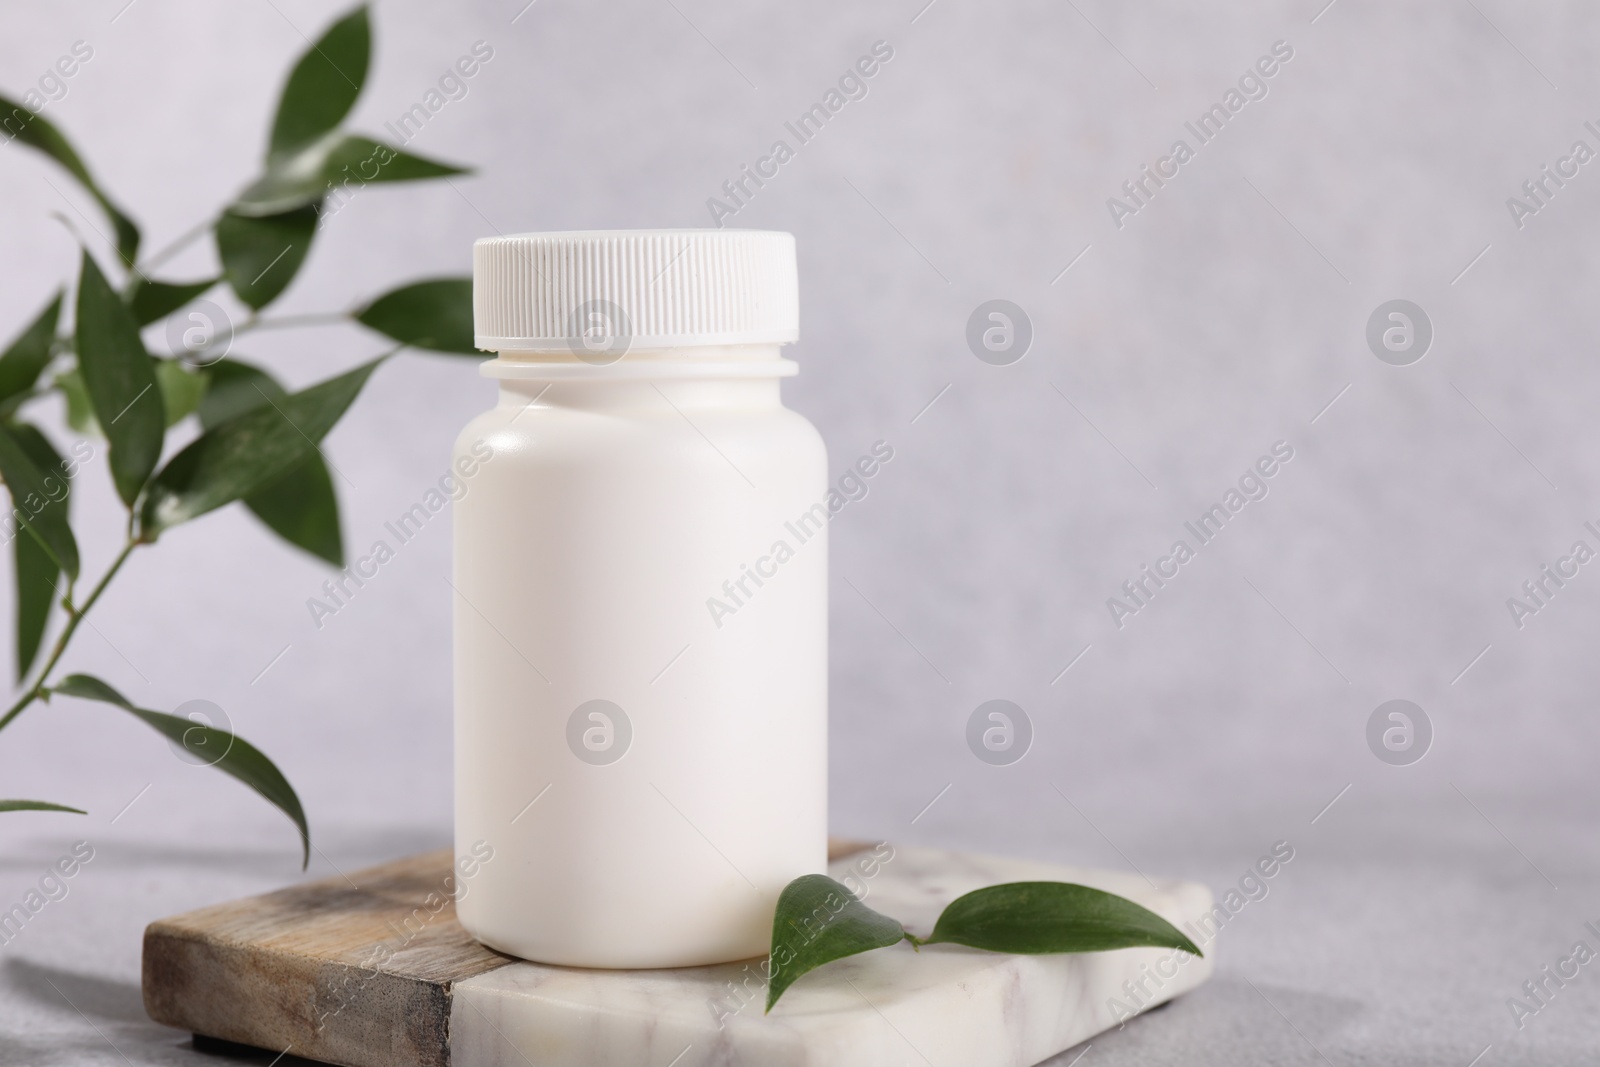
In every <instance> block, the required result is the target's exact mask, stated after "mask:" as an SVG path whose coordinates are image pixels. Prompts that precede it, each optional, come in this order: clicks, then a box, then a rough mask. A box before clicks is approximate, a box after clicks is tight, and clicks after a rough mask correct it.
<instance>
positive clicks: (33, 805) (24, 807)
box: [0, 800, 89, 815]
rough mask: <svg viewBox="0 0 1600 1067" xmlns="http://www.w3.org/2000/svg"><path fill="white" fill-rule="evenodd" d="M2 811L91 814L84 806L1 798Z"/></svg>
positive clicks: (0, 809) (0, 807)
mask: <svg viewBox="0 0 1600 1067" xmlns="http://www.w3.org/2000/svg"><path fill="white" fill-rule="evenodd" d="M0 811H70V812H71V813H72V814H74V815H87V814H89V813H88V812H86V811H84V810H83V809H82V808H69V807H67V806H66V805H65V804H52V803H50V802H49V801H48V800H0Z"/></svg>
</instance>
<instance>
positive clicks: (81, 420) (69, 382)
mask: <svg viewBox="0 0 1600 1067" xmlns="http://www.w3.org/2000/svg"><path fill="white" fill-rule="evenodd" d="M55 384H56V388H57V389H60V390H61V395H62V396H63V397H64V398H65V399H66V401H67V425H68V426H70V427H72V428H73V429H74V430H76V431H77V432H78V433H81V434H84V435H86V436H88V435H93V436H95V437H104V436H105V434H104V433H102V432H101V430H100V424H99V423H98V422H95V421H94V405H93V404H91V403H90V402H89V390H88V389H86V388H84V384H83V375H81V374H79V373H78V372H77V371H75V370H70V371H67V372H66V373H65V374H60V375H57V376H56V382H55Z"/></svg>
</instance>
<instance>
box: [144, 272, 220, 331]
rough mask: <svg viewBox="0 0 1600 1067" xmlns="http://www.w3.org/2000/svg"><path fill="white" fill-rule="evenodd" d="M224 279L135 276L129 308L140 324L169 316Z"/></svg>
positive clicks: (146, 323)
mask: <svg viewBox="0 0 1600 1067" xmlns="http://www.w3.org/2000/svg"><path fill="white" fill-rule="evenodd" d="M221 280H222V279H221V278H202V279H201V280H200V281H197V282H158V281H153V280H149V279H146V278H143V277H138V276H135V278H134V279H133V282H132V285H133V289H132V291H131V292H129V293H128V296H127V301H128V307H129V308H131V309H132V310H133V320H134V321H135V322H137V323H138V324H139V325H140V326H148V325H150V324H151V323H152V322H156V321H158V320H160V319H164V318H166V317H167V316H168V315H170V314H172V313H173V312H174V311H177V310H178V309H179V308H181V307H183V306H184V305H185V304H187V303H188V302H189V301H191V300H193V299H194V298H195V297H197V296H199V295H200V294H202V293H204V292H206V291H207V290H209V289H210V288H211V287H212V286H214V285H216V284H217V283H218V282H219V281H221Z"/></svg>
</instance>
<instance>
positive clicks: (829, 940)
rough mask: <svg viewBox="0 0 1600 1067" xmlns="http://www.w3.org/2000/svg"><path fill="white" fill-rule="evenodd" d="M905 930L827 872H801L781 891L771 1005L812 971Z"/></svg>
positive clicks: (883, 944) (890, 941)
mask: <svg viewBox="0 0 1600 1067" xmlns="http://www.w3.org/2000/svg"><path fill="white" fill-rule="evenodd" d="M905 936H906V931H905V927H903V926H901V925H900V924H899V923H898V922H897V921H895V920H894V919H891V918H889V917H888V916H887V915H882V914H880V913H878V912H876V911H873V910H872V909H871V908H869V907H867V906H866V905H865V904H863V903H861V901H859V900H857V899H856V895H855V894H854V893H852V892H850V890H849V889H847V888H845V886H844V885H842V884H841V883H839V882H836V881H834V880H833V879H832V878H829V877H828V876H827V875H825V874H807V875H802V876H801V877H799V878H796V879H795V880H794V881H792V882H790V883H789V884H788V885H786V886H784V887H783V892H782V893H781V894H779V895H778V908H777V911H776V912H775V913H774V914H773V917H772V953H771V955H770V956H769V957H768V959H769V961H770V962H769V964H768V966H769V969H770V973H771V980H770V981H769V982H768V984H767V1010H768V1011H771V1010H772V1006H773V1005H774V1004H776V1003H778V998H779V997H781V996H783V993H784V990H786V989H788V988H789V987H790V986H792V985H794V982H795V979H797V978H799V977H800V976H801V975H802V974H805V973H806V972H807V971H814V970H816V969H817V968H818V967H821V966H822V965H823V964H824V963H832V962H833V961H834V960H842V959H844V958H845V957H846V956H855V955H857V954H859V953H862V952H869V951H871V950H872V949H875V948H888V947H889V946H890V945H894V944H898V943H899V942H900V941H902V940H904V938H905Z"/></svg>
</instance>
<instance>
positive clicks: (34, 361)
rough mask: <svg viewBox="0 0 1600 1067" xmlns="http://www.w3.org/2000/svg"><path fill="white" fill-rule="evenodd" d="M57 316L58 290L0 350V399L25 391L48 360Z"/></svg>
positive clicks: (32, 385)
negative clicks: (24, 327)
mask: <svg viewBox="0 0 1600 1067" xmlns="http://www.w3.org/2000/svg"><path fill="white" fill-rule="evenodd" d="M60 320H61V294H60V293H57V294H56V298H55V299H54V300H52V301H50V303H49V305H48V306H46V307H45V309H44V310H43V311H42V312H40V313H39V317H38V318H36V319H34V320H33V321H32V322H31V323H29V324H28V328H27V329H25V330H23V331H22V333H21V335H20V336H18V338H17V339H16V340H15V341H12V342H11V347H10V348H8V349H6V350H5V352H4V353H3V354H0V400H5V399H8V398H10V397H13V396H17V395H19V394H21V393H26V392H27V391H28V390H29V389H32V388H33V387H34V384H35V383H36V382H38V380H39V375H40V373H42V372H43V371H44V368H45V365H46V364H47V363H49V362H50V344H51V342H53V341H54V340H55V339H56V324H57V323H58V322H59V321H60Z"/></svg>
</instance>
